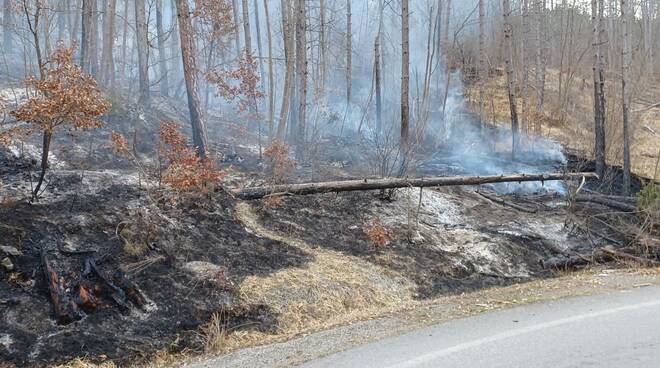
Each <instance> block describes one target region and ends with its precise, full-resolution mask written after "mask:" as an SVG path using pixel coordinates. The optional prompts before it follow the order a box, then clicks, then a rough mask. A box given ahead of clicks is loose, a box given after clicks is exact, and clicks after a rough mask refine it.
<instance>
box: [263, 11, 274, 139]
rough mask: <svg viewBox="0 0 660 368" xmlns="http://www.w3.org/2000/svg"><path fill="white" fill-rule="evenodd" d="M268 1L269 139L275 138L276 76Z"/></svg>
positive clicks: (266, 12)
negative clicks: (274, 72)
mask: <svg viewBox="0 0 660 368" xmlns="http://www.w3.org/2000/svg"><path fill="white" fill-rule="evenodd" d="M268 1H269V0H264V13H265V15H266V34H267V35H268V139H269V140H273V138H274V137H273V134H274V124H275V79H274V77H275V76H274V74H273V34H272V31H271V27H270V14H269V12H268Z"/></svg>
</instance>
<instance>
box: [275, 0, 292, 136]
mask: <svg viewBox="0 0 660 368" xmlns="http://www.w3.org/2000/svg"><path fill="white" fill-rule="evenodd" d="M281 4H282V11H281V13H282V34H283V38H284V59H285V64H286V67H285V69H286V70H285V74H284V91H283V94H282V108H281V109H280V121H279V123H278V125H277V140H279V141H280V142H284V134H285V133H286V125H287V120H288V117H289V109H290V107H291V94H292V92H293V85H294V75H293V72H294V67H295V60H294V59H295V57H294V53H295V52H294V48H295V46H294V35H293V33H294V32H292V29H291V28H292V24H291V23H292V21H291V18H292V16H291V14H290V9H289V5H288V3H287V0H281Z"/></svg>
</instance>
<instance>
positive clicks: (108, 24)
mask: <svg viewBox="0 0 660 368" xmlns="http://www.w3.org/2000/svg"><path fill="white" fill-rule="evenodd" d="M116 9H117V0H108V7H107V10H106V12H104V13H103V49H102V51H101V81H102V83H103V84H104V85H105V86H106V87H108V89H109V90H112V89H113V88H114V81H115V62H114V58H113V54H112V51H113V49H114V45H115V11H116Z"/></svg>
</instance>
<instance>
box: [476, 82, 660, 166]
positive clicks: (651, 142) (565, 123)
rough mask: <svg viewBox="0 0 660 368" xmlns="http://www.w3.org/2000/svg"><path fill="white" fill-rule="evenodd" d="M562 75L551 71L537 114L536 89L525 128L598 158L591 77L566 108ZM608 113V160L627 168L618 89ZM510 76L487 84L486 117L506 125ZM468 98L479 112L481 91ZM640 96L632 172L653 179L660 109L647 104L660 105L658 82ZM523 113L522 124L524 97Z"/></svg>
mask: <svg viewBox="0 0 660 368" xmlns="http://www.w3.org/2000/svg"><path fill="white" fill-rule="evenodd" d="M558 80H559V74H558V71H557V70H554V69H548V71H547V81H546V98H545V104H544V108H543V111H541V112H536V111H534V109H535V98H536V97H535V95H534V92H533V89H531V88H530V91H531V92H530V96H529V104H530V117H529V123H528V124H527V125H521V129H523V130H524V131H528V132H538V133H539V134H540V135H543V136H546V137H549V138H552V139H554V140H556V141H558V142H561V143H563V144H564V145H566V146H567V147H568V148H569V149H570V150H572V151H574V152H578V153H580V154H582V155H584V156H586V157H593V152H592V146H593V143H592V142H593V140H594V138H593V134H594V133H593V110H592V109H593V108H592V103H593V100H592V97H593V96H592V95H593V89H592V87H591V83H590V78H585V79H584V81H583V80H582V79H581V78H576V80H575V81H573V83H572V86H571V90H570V98H569V99H568V101H567V102H566V103H562V104H559V103H558V102H557V101H558V99H559V98H558ZM608 88H609V91H608V96H607V101H608V108H607V116H606V142H607V144H608V149H607V158H608V161H609V162H612V163H615V164H617V165H621V163H622V152H623V146H622V143H621V142H622V138H621V137H622V128H621V113H620V105H617V104H618V100H619V98H618V97H617V96H618V95H617V93H619V92H618V91H617V88H618V84H617V83H612V82H610V83H608ZM506 93H507V92H506V78H505V76H496V77H493V78H492V79H491V80H489V81H488V82H487V83H486V103H485V114H486V118H487V119H488V120H489V121H493V122H496V123H498V124H502V125H509V124H510V113H509V102H508V96H507V94H506ZM467 95H468V96H469V100H470V103H471V107H472V109H473V110H474V111H477V109H478V86H476V85H474V86H471V87H468V90H467ZM637 97H638V98H635V99H633V104H632V110H633V114H632V121H633V144H632V147H631V160H632V166H633V167H632V169H633V171H634V172H635V173H636V174H638V175H642V176H644V177H647V178H652V177H653V174H654V168H655V162H656V160H657V159H658V154H659V153H658V147H660V106H655V107H653V108H648V107H647V105H648V104H647V103H646V101H657V100H660V88H658V87H656V86H655V85H654V84H653V83H651V84H648V85H644V86H642V85H640V86H638V88H637ZM517 102H518V113H519V116H520V118H521V119H522V98H521V96H518V99H517Z"/></svg>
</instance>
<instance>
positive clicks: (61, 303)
mask: <svg viewBox="0 0 660 368" xmlns="http://www.w3.org/2000/svg"><path fill="white" fill-rule="evenodd" d="M41 265H42V266H43V270H44V276H45V277H46V283H47V284H48V291H49V292H50V300H51V302H52V304H53V311H54V312H55V317H56V318H57V322H58V323H60V324H68V323H71V322H74V321H77V320H79V319H81V318H82V317H83V313H82V312H81V311H80V309H79V308H78V306H77V305H76V303H75V301H74V300H73V299H71V298H70V297H69V296H68V295H67V293H66V291H65V288H64V286H63V285H62V280H61V279H60V276H59V275H58V273H57V271H55V269H54V268H53V267H52V266H51V264H50V262H49V261H48V256H47V255H46V252H44V251H42V252H41Z"/></svg>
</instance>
